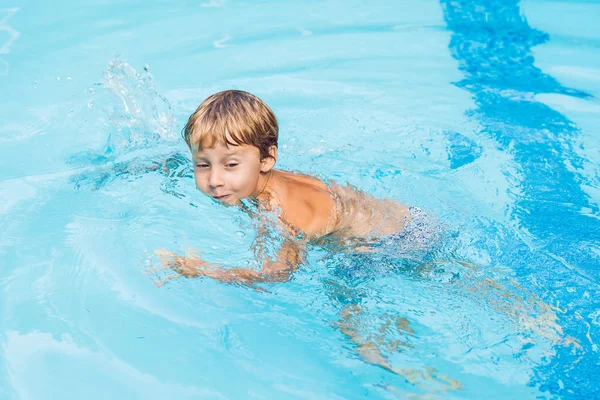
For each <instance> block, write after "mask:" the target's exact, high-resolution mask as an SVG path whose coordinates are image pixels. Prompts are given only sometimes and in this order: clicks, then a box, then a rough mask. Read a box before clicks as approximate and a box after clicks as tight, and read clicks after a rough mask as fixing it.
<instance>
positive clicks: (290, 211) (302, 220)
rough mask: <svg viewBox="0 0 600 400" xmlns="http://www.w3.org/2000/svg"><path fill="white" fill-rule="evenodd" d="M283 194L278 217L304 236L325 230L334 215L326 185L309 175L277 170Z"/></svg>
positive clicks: (331, 199) (332, 201)
mask: <svg viewBox="0 0 600 400" xmlns="http://www.w3.org/2000/svg"><path fill="white" fill-rule="evenodd" d="M277 172H278V177H279V179H281V183H282V186H284V188H283V189H284V190H282V193H283V194H284V195H283V196H282V197H283V198H282V199H281V200H282V204H281V209H282V214H283V215H282V216H283V217H284V219H285V220H286V221H287V222H288V223H290V224H291V225H293V226H295V227H297V228H299V229H301V230H302V231H304V233H306V234H307V235H308V236H313V235H317V234H319V233H321V232H323V231H324V230H326V229H327V227H328V225H329V224H330V222H331V219H332V217H333V214H334V208H335V207H334V206H335V204H334V200H333V198H332V196H331V193H330V192H329V188H328V186H327V184H326V183H325V182H323V181H321V180H320V179H318V178H315V177H313V176H309V175H304V174H299V173H294V172H287V171H277Z"/></svg>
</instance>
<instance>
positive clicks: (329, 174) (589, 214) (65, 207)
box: [0, 0, 600, 400]
mask: <svg viewBox="0 0 600 400" xmlns="http://www.w3.org/2000/svg"><path fill="white" fill-rule="evenodd" d="M93 3H94V4H86V3H85V2H84V3H83V4H82V3H78V2H74V1H58V2H41V1H38V2H31V1H29V2H28V1H23V0H3V1H2V3H1V4H0V121H1V123H0V235H1V236H0V240H1V241H0V261H1V263H0V399H11V400H12V399H36V400H37V399H80V398H86V399H105V398H114V399H132V398H140V399H165V398H174V399H199V398H206V399H250V398H259V399H261V398H262V399H365V398H370V399H371V398H372V399H396V398H400V399H414V398H440V399H442V398H443V399H446V398H448V399H462V398H468V399H480V398H488V399H505V398H518V399H528V398H532V399H539V398H541V399H553V398H565V399H571V398H573V399H575V398H577V399H593V398H600V378H599V377H600V349H599V347H598V345H599V343H600V301H599V300H598V299H600V272H599V262H600V211H599V207H598V203H599V200H600V163H599V160H600V150H599V149H600V139H599V138H600V128H599V126H600V102H599V101H598V97H599V96H600V25H598V23H597V21H598V20H599V18H600V3H599V2H597V1H570V2H566V1H562V2H561V1H546V0H529V1H525V2H517V1H513V0H503V1H500V0H496V1H488V0H480V1H466V0H453V1H450V0H448V1H447V0H440V1H429V0H423V1H419V2H414V1H412V2H411V1H373V2H369V4H368V5H366V3H364V2H359V1H354V0H350V1H344V2H342V1H309V2H299V1H286V2H267V1H258V2H235V1H229V0H207V1H206V2H205V3H202V2H191V1H185V2H184V1H181V2H172V1H156V2H138V1H135V0H125V1H120V2H117V1H114V0H103V1H96V2H93ZM229 88H234V89H243V90H247V91H250V92H252V93H255V94H257V95H258V96H259V97H261V98H263V99H264V100H265V101H266V102H267V103H268V104H269V105H270V106H271V107H272V108H273V110H274V111H275V113H276V114H277V115H278V118H279V122H280V158H279V161H278V164H279V166H280V167H281V168H284V169H291V170H299V171H303V172H307V173H312V174H315V175H319V176H321V177H324V178H328V179H334V180H336V181H338V182H348V183H351V184H353V185H355V186H357V187H359V188H361V189H364V190H366V191H369V192H371V193H374V194H375V195H377V196H380V197H392V198H395V199H398V200H399V201H402V202H404V203H406V204H410V205H414V206H418V207H421V208H423V209H425V210H427V211H428V212H429V213H431V214H433V215H436V216H437V218H438V219H439V220H440V221H441V222H442V223H443V224H444V226H445V227H446V232H447V235H446V236H447V238H446V239H445V242H444V245H443V246H442V247H443V248H442V249H440V250H439V251H438V252H436V253H435V254H429V255H426V256H424V258H419V257H416V258H415V257H413V256H412V255H411V256H407V253H406V252H404V251H402V252H401V251H399V250H398V248H396V247H394V246H391V245H388V246H383V247H382V248H381V249H380V252H378V253H375V254H368V255H364V254H361V255H353V254H347V253H331V252H330V251H329V250H328V249H326V248H319V247H314V248H312V249H311V250H310V252H309V254H308V259H307V262H306V265H304V266H303V267H302V268H301V269H300V270H299V271H298V272H297V273H296V274H295V276H294V279H293V280H291V281H290V282H287V283H283V284H275V285H267V286H265V287H263V289H264V290H262V291H257V290H253V289H249V288H245V287H237V286H228V285H223V284H219V283H217V282H213V281H210V280H204V279H196V280H181V279H180V280H174V281H170V282H169V283H168V284H166V285H164V286H160V287H158V286H157V285H156V284H155V282H156V281H157V280H159V279H161V278H163V277H165V271H162V270H160V269H158V270H157V269H156V268H155V267H156V266H157V265H158V264H157V260H156V258H155V256H154V251H155V250H156V249H158V248H162V247H164V248H167V249H170V250H173V251H179V252H182V253H183V252H185V251H186V250H187V249H188V248H190V247H191V248H196V249H199V250H200V251H201V252H202V254H203V256H204V257H205V258H206V259H207V260H209V261H211V262H215V263H223V264H226V265H231V266H246V265H247V266H250V267H253V266H255V265H256V261H255V260H254V259H253V256H252V252H251V251H250V247H251V244H252V241H253V239H254V233H253V229H252V223H251V221H249V220H248V218H247V217H246V216H245V215H244V214H242V213H241V212H239V211H238V210H235V209H231V208H223V207H219V206H217V205H214V204H212V203H211V202H210V201H208V200H207V199H206V198H203V196H202V195H201V193H200V192H198V191H197V190H195V188H194V183H193V179H192V176H191V168H190V165H189V164H188V162H189V156H188V154H187V152H186V148H185V144H184V143H183V141H182V140H180V139H179V131H180V130H181V128H182V126H183V124H184V122H185V120H186V118H187V116H188V115H189V114H190V112H192V111H193V110H194V109H195V107H196V106H197V105H198V103H199V102H200V101H201V100H202V99H203V98H205V97H206V96H207V95H209V94H211V93H213V92H216V91H219V90H223V89H229ZM419 260H421V261H423V260H427V262H426V263H424V262H421V263H419ZM424 264H425V265H424ZM351 271H352V273H350V272H351ZM355 337H360V338H361V339H359V340H362V341H363V343H370V344H373V345H376V346H377V347H378V348H379V349H380V351H381V352H382V353H383V354H384V355H385V357H386V359H387V361H388V362H389V364H390V365H391V366H392V367H393V368H394V369H395V370H396V371H397V372H398V373H392V372H390V371H387V370H385V369H383V368H381V367H379V366H376V365H373V364H372V363H369V362H365V360H363V359H362V358H361V357H360V356H359V352H360V351H359V348H358V346H357V343H356V340H354V339H355ZM353 338H354V339H353ZM454 382H460V385H459V384H454ZM458 386H460V387H458Z"/></svg>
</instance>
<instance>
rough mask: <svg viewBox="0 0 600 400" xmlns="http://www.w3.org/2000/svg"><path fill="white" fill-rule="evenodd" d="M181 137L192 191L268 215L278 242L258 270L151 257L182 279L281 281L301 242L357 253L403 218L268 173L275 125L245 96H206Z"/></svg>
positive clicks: (348, 192)
mask: <svg viewBox="0 0 600 400" xmlns="http://www.w3.org/2000/svg"><path fill="white" fill-rule="evenodd" d="M183 137H184V139H185V141H186V143H187V144H188V147H189V148H190V151H191V153H192V161H193V163H194V177H195V180H196V186H197V187H198V189H200V191H202V192H203V193H204V194H205V195H207V196H210V197H211V198H213V199H214V200H215V201H218V202H220V203H222V204H224V205H229V206H237V205H239V206H242V208H243V209H244V208H245V207H244V206H243V204H242V203H241V200H242V199H248V200H250V201H251V202H252V203H254V204H255V205H256V207H257V208H258V210H261V211H266V212H275V213H276V214H277V221H278V223H279V224H280V228H281V230H282V231H283V232H284V233H285V235H284V237H285V240H284V242H283V244H282V246H281V248H280V250H279V253H278V255H277V257H275V259H270V258H268V257H267V258H266V259H265V260H263V264H262V269H261V270H260V271H255V270H252V269H245V268H233V269H225V268H222V267H221V266H217V265H211V264H208V263H206V262H205V261H203V260H202V259H200V258H199V257H198V256H194V255H188V256H187V257H181V256H178V255H176V254H173V253H170V252H166V251H159V252H158V254H159V255H160V256H161V258H162V260H163V263H164V264H166V265H167V266H168V267H169V268H172V269H174V270H175V271H177V272H178V273H179V274H181V275H182V276H186V277H198V276H207V277H211V278H214V279H217V280H220V281H224V282H232V283H242V284H253V283H257V282H269V281H283V280H286V279H288V278H289V276H290V273H291V272H293V271H294V270H295V269H296V268H297V266H298V264H299V263H300V262H301V261H302V253H303V250H304V248H305V245H306V243H307V242H311V243H324V242H331V241H333V242H334V243H339V244H344V245H350V246H353V247H355V248H359V247H360V246H361V244H363V245H364V244H365V243H369V242H373V241H377V240H379V239H381V238H383V237H385V236H388V235H391V234H394V233H397V232H401V231H403V230H404V228H405V226H406V225H407V224H409V222H410V220H411V212H410V211H409V209H408V207H406V206H403V205H401V204H398V203H396V202H394V201H392V200H380V199H376V198H374V197H372V196H370V195H368V194H366V193H364V192H361V191H358V190H355V189H353V188H351V187H347V186H346V187H344V186H339V185H336V184H326V183H324V182H322V181H320V180H319V179H317V178H314V177H310V176H307V175H303V174H298V173H292V172H287V171H282V170H276V169H274V167H275V164H276V162H277V139H278V125H277V119H276V118H275V115H274V114H273V111H271V109H270V108H269V107H268V106H267V105H266V104H265V103H264V102H263V101H262V100H260V99H259V98H258V97H256V96H254V95H252V94H250V93H247V92H243V91H238V90H227V91H224V92H219V93H216V94H213V95H212V96H210V97H208V98H207V99H206V100H204V101H203V102H202V103H201V104H200V106H199V107H198V109H197V110H196V111H195V112H194V113H193V114H192V115H191V116H190V118H189V120H188V122H187V124H186V126H185V128H184V130H183ZM246 210H247V208H246Z"/></svg>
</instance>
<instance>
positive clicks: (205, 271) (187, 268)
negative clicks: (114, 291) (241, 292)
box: [156, 241, 303, 285]
mask: <svg viewBox="0 0 600 400" xmlns="http://www.w3.org/2000/svg"><path fill="white" fill-rule="evenodd" d="M302 252H303V251H302V247H301V245H300V243H298V242H292V241H286V242H284V244H283V245H282V246H281V249H280V250H279V252H278V254H277V258H276V259H275V260H271V259H270V258H266V259H265V260H263V264H262V268H261V269H260V270H259V271H255V270H253V269H249V268H224V267H223V266H221V265H217V264H209V263H207V262H205V261H204V260H202V259H201V258H200V257H199V256H198V255H197V254H187V255H186V256H185V257H183V256H179V255H177V254H175V253H171V252H169V251H165V250H158V251H157V252H156V254H157V255H158V256H159V257H160V258H161V261H162V264H163V266H164V267H166V268H170V269H172V270H174V271H175V272H177V273H178V275H177V276H175V277H171V278H168V279H173V278H177V277H180V276H184V277H186V278H197V277H200V276H206V277H209V278H212V279H216V280H218V281H221V282H226V283H237V284H243V285H252V284H254V283H263V282H265V283H266V282H285V281H287V280H288V279H290V276H291V274H292V272H294V271H296V270H297V269H298V265H299V264H300V263H301V262H302Z"/></svg>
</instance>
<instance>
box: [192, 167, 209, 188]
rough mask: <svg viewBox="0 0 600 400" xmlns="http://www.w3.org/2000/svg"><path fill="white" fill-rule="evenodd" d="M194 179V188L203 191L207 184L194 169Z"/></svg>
mask: <svg viewBox="0 0 600 400" xmlns="http://www.w3.org/2000/svg"><path fill="white" fill-rule="evenodd" d="M194 180H195V181H196V188H198V189H199V190H201V191H202V192H205V191H206V186H207V185H206V182H205V181H206V179H204V178H203V176H202V174H199V173H197V172H196V171H194Z"/></svg>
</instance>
